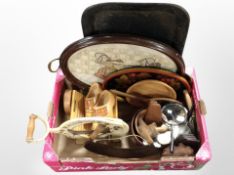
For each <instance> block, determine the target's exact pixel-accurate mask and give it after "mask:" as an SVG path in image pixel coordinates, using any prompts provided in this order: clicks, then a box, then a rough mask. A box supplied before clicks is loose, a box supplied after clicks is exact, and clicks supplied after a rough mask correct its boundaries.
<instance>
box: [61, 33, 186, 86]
mask: <svg viewBox="0 0 234 175" xmlns="http://www.w3.org/2000/svg"><path fill="white" fill-rule="evenodd" d="M60 67H61V69H62V71H63V73H64V75H65V76H66V78H67V79H68V80H69V81H71V82H72V84H74V85H75V86H77V87H79V88H87V87H89V85H90V84H92V83H93V82H99V83H102V82H103V81H104V79H105V78H106V77H107V76H108V75H109V74H111V73H113V72H116V71H119V70H122V69H125V68H133V67H149V68H156V69H162V70H167V71H169V72H174V73H176V74H180V75H184V70H185V66H184V62H183V59H182V57H181V56H180V54H179V53H178V52H177V51H176V50H174V49H173V48H171V47H169V46H166V45H164V44H161V43H159V42H157V41H152V40H148V39H143V38H139V37H132V36H122V35H121V36H93V37H85V38H83V39H81V40H78V41H76V42H74V43H72V44H71V45H69V46H68V47H67V48H66V49H65V50H64V51H63V52H62V54H61V56H60Z"/></svg>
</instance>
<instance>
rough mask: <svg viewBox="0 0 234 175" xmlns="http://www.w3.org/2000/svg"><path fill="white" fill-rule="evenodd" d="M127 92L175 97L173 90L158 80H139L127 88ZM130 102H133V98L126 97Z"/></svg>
mask: <svg viewBox="0 0 234 175" xmlns="http://www.w3.org/2000/svg"><path fill="white" fill-rule="evenodd" d="M127 93H129V94H134V95H139V96H143V97H149V98H157V97H166V98H171V99H176V92H175V90H174V89H173V88H172V87H170V86H169V85H168V84H166V83H164V82H162V81H158V80H143V81H139V82H137V83H135V84H133V85H132V86H130V87H129V88H128V90H127ZM126 100H127V101H128V102H129V103H130V104H134V101H135V100H134V99H132V98H126Z"/></svg>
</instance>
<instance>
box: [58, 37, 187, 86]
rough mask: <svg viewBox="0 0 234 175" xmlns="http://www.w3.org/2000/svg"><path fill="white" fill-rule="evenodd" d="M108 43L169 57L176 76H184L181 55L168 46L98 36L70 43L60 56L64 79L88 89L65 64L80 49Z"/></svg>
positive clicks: (140, 39) (144, 40)
mask: <svg viewBox="0 0 234 175" xmlns="http://www.w3.org/2000/svg"><path fill="white" fill-rule="evenodd" d="M108 43H120V44H131V45H137V46H142V47H147V48H150V49H154V50H156V51H159V52H161V53H163V54H165V55H167V56H169V57H170V58H171V59H172V60H173V61H174V62H175V64H176V65H177V74H180V75H182V76H183V75H184V72H185V65H184V62H183V59H182V57H181V55H180V54H179V53H178V52H177V51H176V50H174V49H173V48H171V47H170V46H167V45H165V44H162V43H160V42H157V41H153V40H149V39H144V38H140V37H134V36H128V35H119V36H113V35H99V36H92V37H85V38H83V39H81V40H78V41H76V42H74V43H72V44H71V45H69V46H68V47H67V48H66V49H65V50H64V51H63V52H62V54H61V56H60V67H61V69H62V71H63V73H64V75H65V76H66V78H67V79H68V80H69V81H71V82H72V83H73V84H74V85H75V86H77V87H79V88H82V89H84V88H87V87H89V85H87V84H86V83H84V82H82V81H80V80H78V79H77V78H76V77H74V76H73V75H72V73H71V72H70V71H69V69H68V66H67V62H68V60H69V58H70V56H71V55H72V54H73V53H75V52H76V51H78V50H80V49H83V48H85V47H88V46H92V45H97V44H108Z"/></svg>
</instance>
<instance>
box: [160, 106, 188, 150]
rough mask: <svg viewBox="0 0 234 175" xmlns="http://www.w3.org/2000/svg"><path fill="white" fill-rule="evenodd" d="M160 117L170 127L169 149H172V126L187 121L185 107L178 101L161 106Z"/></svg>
mask: <svg viewBox="0 0 234 175" xmlns="http://www.w3.org/2000/svg"><path fill="white" fill-rule="evenodd" d="M162 113H163V115H162V118H163V120H164V121H165V122H166V123H167V124H168V125H169V126H170V127H171V144H170V151H171V152H172V153H173V151H174V132H173V128H174V126H177V125H180V124H183V123H185V122H186V121H187V116H188V115H187V114H188V111H187V109H186V108H185V107H184V106H183V105H181V104H178V103H169V104H166V105H164V106H163V107H162Z"/></svg>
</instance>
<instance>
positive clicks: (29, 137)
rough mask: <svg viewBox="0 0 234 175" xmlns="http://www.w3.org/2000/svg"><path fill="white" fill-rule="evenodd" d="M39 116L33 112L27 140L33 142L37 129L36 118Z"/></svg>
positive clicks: (29, 122)
mask: <svg viewBox="0 0 234 175" xmlns="http://www.w3.org/2000/svg"><path fill="white" fill-rule="evenodd" d="M36 119H37V116H36V115H35V114H31V115H30V117H29V121H28V128H27V136H26V142H28V143H31V142H32V141H33V133H34V129H35V120H36Z"/></svg>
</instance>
